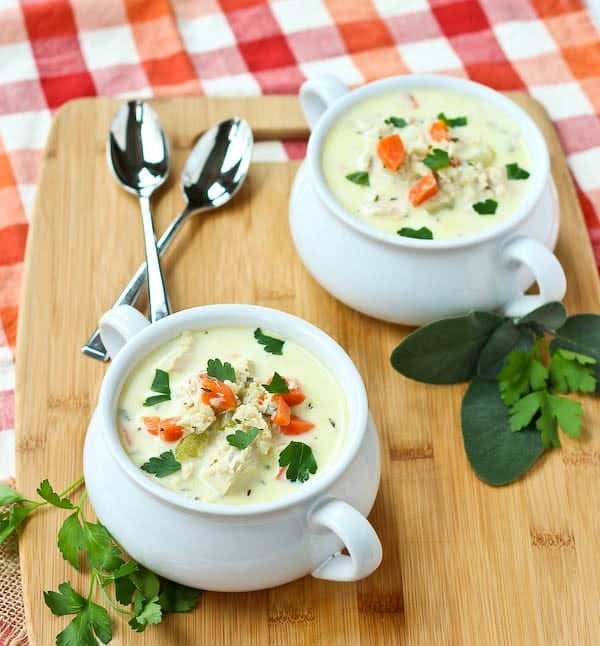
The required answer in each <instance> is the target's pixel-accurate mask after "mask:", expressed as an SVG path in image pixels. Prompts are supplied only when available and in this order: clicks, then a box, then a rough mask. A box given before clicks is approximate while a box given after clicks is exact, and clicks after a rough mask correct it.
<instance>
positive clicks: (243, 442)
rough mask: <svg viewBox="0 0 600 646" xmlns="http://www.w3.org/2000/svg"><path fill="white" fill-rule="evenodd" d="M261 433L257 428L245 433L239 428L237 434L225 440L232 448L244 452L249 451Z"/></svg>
mask: <svg viewBox="0 0 600 646" xmlns="http://www.w3.org/2000/svg"><path fill="white" fill-rule="evenodd" d="M259 433H260V429H258V428H256V427H255V426H253V427H252V428H251V429H249V430H247V431H243V430H242V429H239V428H238V429H237V430H236V431H235V433H232V434H231V435H228V436H227V437H226V438H225V439H226V440H227V442H228V443H229V444H230V445H231V446H233V447H235V448H236V449H239V450H240V451H243V450H244V449H247V448H248V447H249V446H250V445H251V444H252V442H254V440H255V439H256V436H257V435H258V434H259Z"/></svg>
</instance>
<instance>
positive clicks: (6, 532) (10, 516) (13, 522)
mask: <svg viewBox="0 0 600 646" xmlns="http://www.w3.org/2000/svg"><path fill="white" fill-rule="evenodd" d="M32 511H34V507H32V506H31V505H29V504H27V503H17V504H15V505H14V506H13V507H11V508H10V510H9V511H8V512H4V513H2V514H0V543H3V542H4V541H5V540H6V539H7V538H8V537H9V536H10V535H11V534H13V533H14V532H16V531H17V530H18V529H19V527H21V525H22V524H23V523H24V522H25V520H26V519H27V517H28V516H29V514H30V513H31V512H32Z"/></svg>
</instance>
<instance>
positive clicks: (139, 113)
mask: <svg viewBox="0 0 600 646" xmlns="http://www.w3.org/2000/svg"><path fill="white" fill-rule="evenodd" d="M106 153H107V157H108V165H109V168H110V169H111V170H112V171H113V175H114V176H115V178H116V179H117V181H118V182H119V183H120V184H121V186H123V188H124V189H125V190H126V191H129V192H130V193H134V194H135V195H143V196H146V197H149V196H150V194H151V193H152V192H153V191H155V190H156V189H157V188H158V187H159V186H160V185H161V184H163V182H164V181H165V180H166V179H167V176H168V174H169V145H168V143H167V139H166V137H165V133H164V131H163V129H162V127H161V125H160V122H159V120H158V116H157V114H156V112H154V110H153V109H152V108H151V107H150V106H149V105H148V104H146V103H144V102H142V101H129V102H128V103H126V104H125V105H123V106H121V108H120V109H119V110H118V111H117V113H116V114H115V116H114V119H113V121H112V124H111V127H110V131H109V135H108V140H107V146H106Z"/></svg>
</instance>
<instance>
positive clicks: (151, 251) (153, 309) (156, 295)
mask: <svg viewBox="0 0 600 646" xmlns="http://www.w3.org/2000/svg"><path fill="white" fill-rule="evenodd" d="M140 209H141V211H142V225H143V229H144V248H145V251H146V278H147V282H148V311H149V312H150V323H156V322H157V321H160V319H164V318H165V316H169V314H170V313H171V308H170V307H169V300H168V298H167V289H166V287H165V279H164V278H163V274H162V268H161V266H160V257H159V255H158V249H157V248H156V236H155V234H154V224H153V222H152V210H151V208H150V197H148V196H147V195H140Z"/></svg>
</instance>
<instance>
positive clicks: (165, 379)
mask: <svg viewBox="0 0 600 646" xmlns="http://www.w3.org/2000/svg"><path fill="white" fill-rule="evenodd" d="M150 390H151V391H152V392H153V393H157V394H156V395H150V396H149V397H146V399H145V400H144V406H155V405H156V404H160V403H161V402H166V401H169V400H170V399H171V384H170V381H169V373H168V372H165V371H164V370H160V369H159V368H157V369H156V372H155V373H154V379H153V380H152V385H151V386H150Z"/></svg>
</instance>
